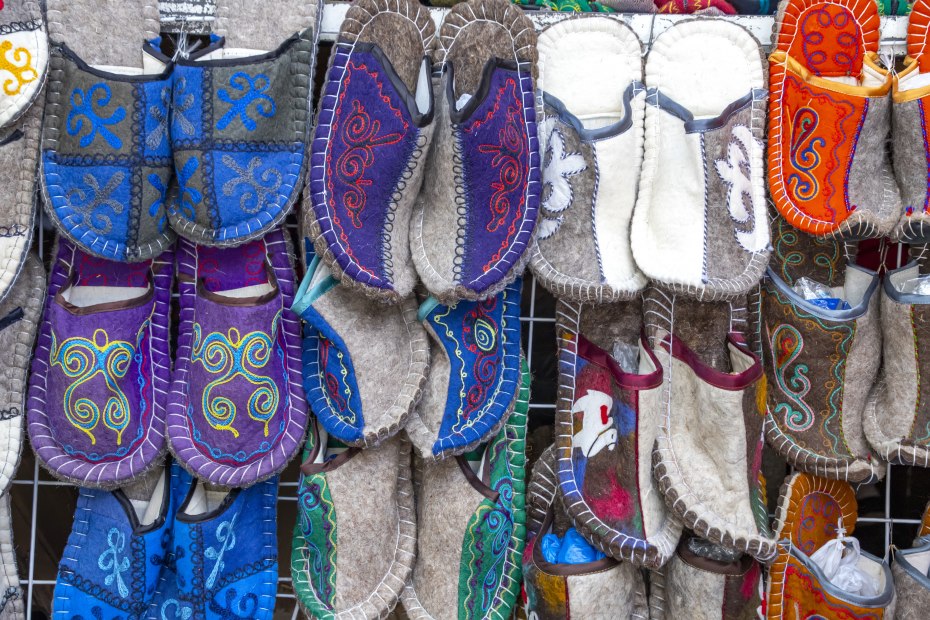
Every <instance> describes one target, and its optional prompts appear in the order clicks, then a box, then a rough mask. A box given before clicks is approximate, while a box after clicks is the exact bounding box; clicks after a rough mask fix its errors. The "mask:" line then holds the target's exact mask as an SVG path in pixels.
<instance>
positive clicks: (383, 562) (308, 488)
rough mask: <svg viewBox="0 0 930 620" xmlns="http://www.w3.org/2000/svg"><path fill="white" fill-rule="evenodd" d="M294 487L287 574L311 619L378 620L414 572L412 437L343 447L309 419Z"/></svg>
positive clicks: (391, 607)
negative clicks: (294, 511)
mask: <svg viewBox="0 0 930 620" xmlns="http://www.w3.org/2000/svg"><path fill="white" fill-rule="evenodd" d="M300 469H301V475H300V483H299V486H298V489H297V512H298V516H297V524H296V525H295V526H294V538H293V546H292V550H291V578H292V579H293V582H294V592H295V593H296V594H297V602H298V603H299V604H300V608H301V609H302V610H303V611H304V613H306V614H307V615H308V616H309V617H311V618H321V619H325V620H331V619H333V618H356V617H360V618H383V617H385V616H386V615H387V614H388V613H390V612H391V610H393V609H394V607H395V605H396V604H397V601H398V598H399V597H400V594H401V592H402V591H403V589H404V584H406V583H407V579H408V578H409V577H410V574H411V571H412V570H413V565H414V560H415V558H416V553H417V524H416V513H415V507H414V499H413V483H412V481H411V476H410V443H409V442H408V441H407V440H406V439H404V437H403V436H402V435H398V436H395V437H392V438H391V439H389V440H388V441H385V442H384V443H382V444H381V445H379V446H378V447H376V448H367V449H365V450H360V449H359V448H348V449H346V448H345V446H344V445H340V443H339V442H338V441H335V442H334V441H333V439H332V438H327V436H326V432H325V431H323V430H322V428H320V427H318V425H317V423H316V422H311V423H310V430H309V432H308V434H307V445H306V447H305V448H304V453H303V465H301V467H300Z"/></svg>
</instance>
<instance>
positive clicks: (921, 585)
mask: <svg viewBox="0 0 930 620" xmlns="http://www.w3.org/2000/svg"><path fill="white" fill-rule="evenodd" d="M919 542H920V544H916V543H915V545H914V547H912V548H911V549H898V548H896V547H892V555H893V556H894V563H893V564H892V565H891V575H892V577H893V578H894V589H895V596H896V597H897V605H896V606H895V618H904V619H913V620H916V619H917V618H923V617H924V616H925V615H926V614H927V610H928V609H930V577H928V576H927V575H928V573H930V539H924V540H921V541H919Z"/></svg>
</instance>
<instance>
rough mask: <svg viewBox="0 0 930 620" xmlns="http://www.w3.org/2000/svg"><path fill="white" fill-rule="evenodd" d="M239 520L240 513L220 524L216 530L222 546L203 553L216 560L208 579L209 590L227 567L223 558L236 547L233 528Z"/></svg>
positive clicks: (211, 547) (218, 540) (217, 540)
mask: <svg viewBox="0 0 930 620" xmlns="http://www.w3.org/2000/svg"><path fill="white" fill-rule="evenodd" d="M237 518H239V513H236V514H234V515H233V518H232V519H230V520H229V521H223V522H222V523H220V526H219V527H218V528H216V542H217V543H219V544H220V547H219V549H217V548H216V547H213V546H210V547H207V548H206V549H205V550H204V552H203V554H204V556H205V557H206V558H207V559H208V560H216V561H215V562H214V563H213V570H212V571H210V575H209V576H208V577H207V582H206V586H207V588H212V587H213V584H215V583H216V578H217V577H218V576H219V574H220V571H221V570H223V567H225V566H226V564H225V563H224V562H223V556H224V555H226V551H227V550H229V549H234V548H235V547H236V531H235V529H233V528H235V527H236V519H237Z"/></svg>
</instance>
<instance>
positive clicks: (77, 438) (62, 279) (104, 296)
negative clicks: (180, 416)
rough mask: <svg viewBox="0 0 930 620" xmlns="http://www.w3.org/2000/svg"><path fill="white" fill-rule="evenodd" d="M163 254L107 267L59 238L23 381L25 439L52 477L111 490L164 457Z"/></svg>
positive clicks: (166, 287)
mask: <svg viewBox="0 0 930 620" xmlns="http://www.w3.org/2000/svg"><path fill="white" fill-rule="evenodd" d="M173 262H174V256H173V252H170V251H169V252H165V253H164V254H162V255H161V256H160V257H159V258H157V259H155V260H150V261H145V262H142V263H132V264H126V263H116V262H113V261H108V260H103V259H98V258H95V257H93V256H90V255H88V254H85V253H84V252H82V251H81V250H79V249H78V248H77V247H76V246H75V245H74V244H73V243H71V242H70V241H68V240H67V239H65V238H61V239H60V240H59V241H58V250H57V253H56V255H55V258H54V260H53V261H52V272H51V274H50V275H49V287H48V297H47V298H46V300H45V312H44V315H43V318H42V325H41V331H40V333H39V338H38V344H37V346H36V353H35V356H34V357H33V360H32V370H31V373H30V375H29V396H28V401H27V410H28V422H29V441H30V443H31V444H32V449H33V450H34V451H35V454H36V457H37V458H38V459H39V462H40V463H42V464H43V465H44V466H45V467H46V468H47V469H48V470H49V471H50V472H51V473H52V474H53V475H54V476H56V477H58V478H61V479H63V480H69V481H71V482H74V483H76V484H79V485H81V486H86V487H98V488H104V489H113V488H116V487H118V486H122V485H124V484H127V483H128V482H129V481H131V480H132V479H133V478H135V477H136V476H139V475H141V474H142V473H144V472H145V470H146V469H148V468H150V467H153V466H155V465H157V464H158V463H159V462H160V457H161V456H162V455H163V454H164V452H165V408H166V406H167V401H168V386H169V380H170V377H169V368H170V366H171V358H170V351H169V346H170V345H169V333H168V332H169V329H168V328H169V320H170V314H171V312H170V305H171V303H170V302H171V287H172V281H173V279H174V266H173Z"/></svg>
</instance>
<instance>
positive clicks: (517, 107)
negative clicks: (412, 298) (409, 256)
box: [410, 0, 540, 305]
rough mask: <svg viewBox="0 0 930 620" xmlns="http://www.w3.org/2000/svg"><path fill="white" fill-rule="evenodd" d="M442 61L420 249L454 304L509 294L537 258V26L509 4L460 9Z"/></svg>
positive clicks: (451, 20) (418, 261)
mask: <svg viewBox="0 0 930 620" xmlns="http://www.w3.org/2000/svg"><path fill="white" fill-rule="evenodd" d="M434 59H435V63H436V64H437V65H438V68H439V69H438V70H439V71H440V72H441V78H440V80H439V86H438V90H437V91H436V92H437V93H439V96H438V98H437V101H436V121H435V123H436V129H435V134H434V137H433V147H432V149H431V151H430V154H429V156H428V157H427V161H426V170H427V174H426V178H425V180H424V182H423V190H422V191H421V192H420V195H419V196H418V199H417V202H416V206H415V207H414V213H413V221H412V222H411V232H410V237H411V238H410V243H411V251H412V253H413V262H414V265H415V266H416V270H417V273H418V274H419V276H420V280H421V281H422V282H423V284H424V286H426V288H427V290H428V291H429V292H430V294H431V295H433V296H434V297H436V298H437V299H438V300H439V301H440V302H442V303H444V304H448V305H451V304H453V303H455V302H456V301H457V300H459V299H468V300H471V301H477V300H480V299H486V298H488V297H491V296H493V295H494V294H496V293H498V292H500V291H501V290H502V289H503V288H504V287H506V286H507V285H508V284H509V283H510V282H512V281H513V280H514V279H515V278H516V277H517V276H519V275H520V274H522V273H523V268H524V266H525V265H526V262H527V260H529V255H528V254H527V251H526V250H527V247H528V245H529V244H530V243H531V242H532V239H533V231H534V230H535V228H536V220H537V216H538V211H539V189H540V188H539V152H538V142H537V138H536V111H535V108H534V107H533V81H534V80H535V79H536V32H535V30H534V28H533V22H532V21H530V18H529V17H527V16H526V15H525V14H524V13H523V11H522V10H521V9H520V8H519V7H517V6H514V5H512V4H511V3H510V2H507V1H506V0H469V2H463V3H461V4H457V5H455V6H454V7H453V8H452V10H450V11H449V13H447V14H446V16H445V19H443V22H442V26H441V27H440V28H439V43H438V46H437V49H436V50H435V53H434Z"/></svg>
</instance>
